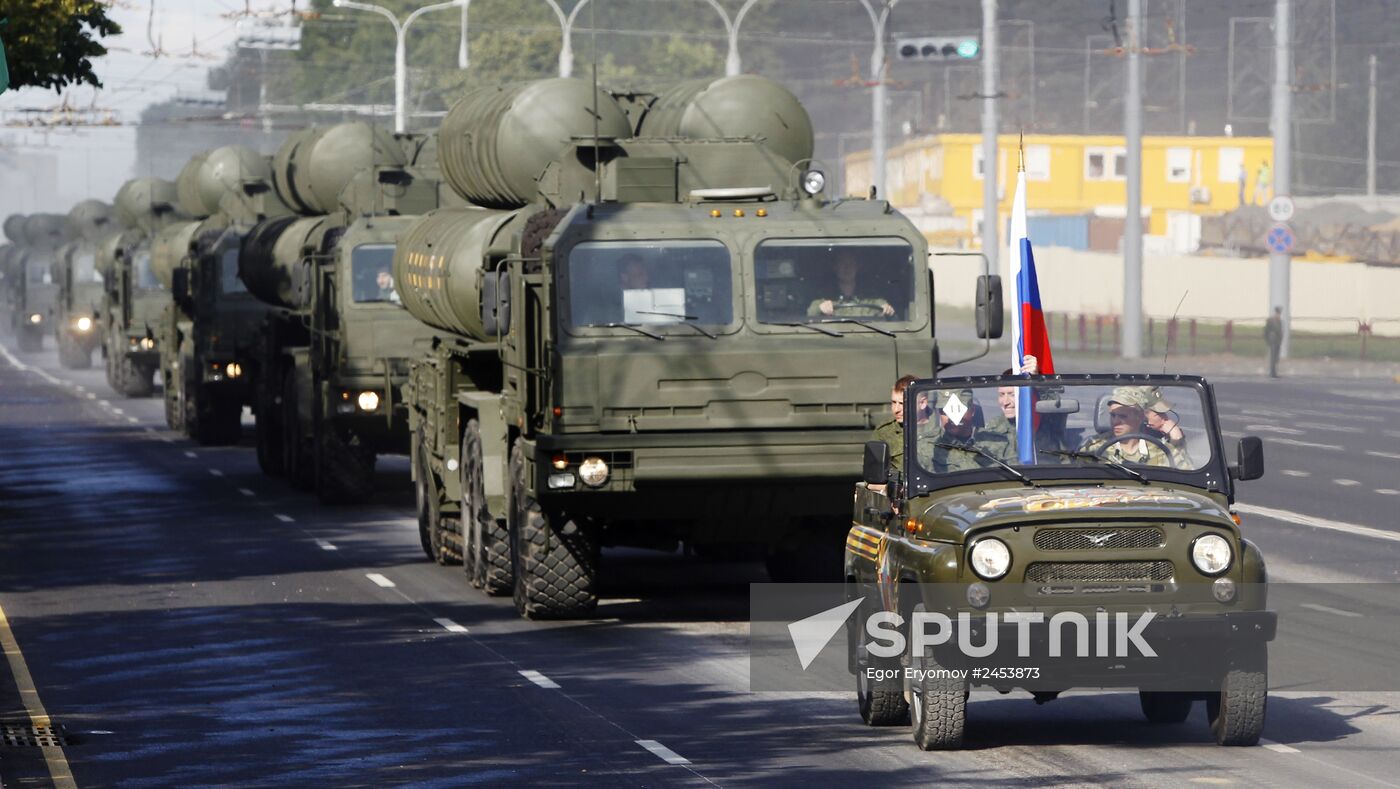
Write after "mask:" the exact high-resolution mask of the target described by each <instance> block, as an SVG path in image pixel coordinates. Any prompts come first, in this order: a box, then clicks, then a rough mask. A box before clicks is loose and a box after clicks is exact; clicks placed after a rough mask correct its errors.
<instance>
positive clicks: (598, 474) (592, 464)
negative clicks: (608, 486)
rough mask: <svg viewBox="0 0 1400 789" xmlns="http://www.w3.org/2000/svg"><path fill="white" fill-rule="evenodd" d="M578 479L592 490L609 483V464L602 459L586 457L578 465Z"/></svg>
mask: <svg viewBox="0 0 1400 789" xmlns="http://www.w3.org/2000/svg"><path fill="white" fill-rule="evenodd" d="M578 478H579V479H581V480H583V484H585V485H587V486H589V487H590V488H596V487H598V486H600V485H602V484H603V483H604V482H607V481H608V464H607V462H606V461H604V460H603V459H602V458H600V457H586V458H584V459H583V462H582V463H580V464H578Z"/></svg>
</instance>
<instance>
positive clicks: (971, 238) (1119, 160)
mask: <svg viewBox="0 0 1400 789" xmlns="http://www.w3.org/2000/svg"><path fill="white" fill-rule="evenodd" d="M1018 141H1019V136H1018V135H1013V134H1004V135H1001V137H1000V138H999V140H998V141H997V143H998V149H999V160H998V164H997V175H998V180H999V181H1000V185H999V187H998V198H999V205H1000V208H1001V226H1002V227H1004V226H1005V223H1006V217H1007V214H1008V212H1009V211H1010V210H1011V200H1012V198H1013V196H1014V194H1013V193H1014V191H1015V187H1014V185H1015V183H1016V160H1017V153H1016V148H1017V144H1018ZM1025 147H1026V209H1027V213H1028V214H1030V215H1032V216H1034V215H1083V214H1097V215H1099V216H1109V217H1113V216H1117V217H1122V216H1123V215H1124V214H1123V210H1124V207H1125V204H1126V202H1127V197H1126V189H1125V185H1126V184H1125V181H1126V175H1127V160H1126V151H1127V147H1126V144H1125V141H1124V138H1122V137H1111V136H1079V135H1059V134H1053V135H1052V134H1028V135H1026V137H1025ZM1272 158H1273V140H1272V139H1270V138H1268V137H1143V139H1142V209H1143V214H1144V216H1150V220H1149V226H1148V231H1147V232H1148V233H1150V234H1153V235H1165V234H1167V233H1168V230H1169V228H1168V224H1169V219H1174V218H1176V217H1179V216H1180V215H1182V214H1194V215H1197V216H1199V215H1202V214H1219V213H1223V212H1226V211H1230V210H1231V209H1234V208H1235V207H1237V206H1238V205H1239V204H1240V195H1241V192H1243V193H1244V201H1245V202H1246V203H1249V202H1254V201H1256V199H1257V201H1258V202H1261V203H1262V202H1267V201H1268V199H1269V198H1270V197H1272V196H1273V194H1272V189H1263V190H1258V191H1259V193H1258V194H1256V191H1257V190H1256V183H1257V180H1258V175H1259V172H1260V167H1261V165H1263V164H1265V163H1266V162H1268V163H1269V174H1268V177H1267V180H1268V182H1269V183H1272V180H1273V171H1272V162H1271V161H1270V160H1271V159H1272ZM844 166H845V175H846V181H845V183H846V192H847V194H851V195H864V194H867V193H869V191H870V152H869V151H859V152H856V153H853V154H850V155H849V156H847V157H846V160H845V162H844ZM886 167H887V170H886V172H887V173H888V188H887V190H886V197H888V198H889V199H890V201H891V202H892V203H894V205H895V206H896V207H899V208H901V209H911V210H912V211H913V212H915V213H917V212H919V210H920V209H921V208H923V209H927V208H928V207H929V204H930V203H931V202H932V203H936V202H937V201H936V200H932V199H931V198H942V200H943V201H946V203H947V204H948V206H951V208H952V211H953V215H954V216H955V217H958V218H960V219H963V220H966V223H965V224H963V223H955V224H956V226H957V227H958V228H960V229H961V231H960V232H962V233H965V234H966V235H965V237H964V238H963V239H962V240H963V241H967V242H970V243H971V244H972V245H974V246H975V245H977V242H978V238H979V228H980V226H981V222H982V137H981V135H979V134H936V135H932V136H928V137H920V138H917V139H913V140H910V141H908V142H905V143H903V144H901V145H898V146H893V147H891V148H890V150H889V152H888V154H887V164H886ZM1241 174H1243V175H1244V177H1245V183H1244V185H1243V187H1242V186H1241V183H1240V177H1241ZM942 208H943V209H944V210H946V207H942ZM1197 221H1199V220H1197ZM926 232H927V231H926ZM943 240H945V241H946V240H947V239H943Z"/></svg>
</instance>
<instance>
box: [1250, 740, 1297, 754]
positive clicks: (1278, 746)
mask: <svg viewBox="0 0 1400 789" xmlns="http://www.w3.org/2000/svg"><path fill="white" fill-rule="evenodd" d="M1259 743H1260V744H1261V745H1263V746H1264V747H1265V748H1268V749H1269V750H1271V751H1273V752H1274V753H1302V751H1300V750H1298V749H1297V748H1294V747H1292V746H1289V745H1284V744H1283V743H1281V742H1273V741H1272V740H1260V741H1259Z"/></svg>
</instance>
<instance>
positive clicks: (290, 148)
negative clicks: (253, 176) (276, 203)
mask: <svg viewBox="0 0 1400 789" xmlns="http://www.w3.org/2000/svg"><path fill="white" fill-rule="evenodd" d="M404 163H405V159H404V151H403V146H401V145H400V144H399V143H398V141H397V140H395V139H394V136H393V135H392V134H390V133H389V132H388V131H387V130H385V129H383V128H381V127H379V126H374V125H372V124H369V123H365V122H363V121H353V122H350V123H341V124H337V125H335V126H319V127H312V128H310V129H303V130H302V131H299V132H297V133H296V134H293V135H292V136H290V137H288V138H287V139H286V141H285V142H283V143H282V147H280V148H278V149H277V155H276V156H274V157H273V161H272V181H273V185H274V187H275V188H276V190H277V195H278V197H280V198H282V202H284V203H286V204H287V205H288V206H290V207H292V208H293V209H294V210H296V211H297V212H298V213H302V214H327V213H330V212H332V211H334V210H336V208H337V207H338V205H339V203H338V198H339V196H340V191H341V190H342V189H344V188H345V185H346V184H348V183H349V182H350V179H351V178H353V177H354V175H355V173H357V172H359V171H360V170H363V169H365V168H367V167H372V166H375V165H380V166H394V167H402V166H403V165H404Z"/></svg>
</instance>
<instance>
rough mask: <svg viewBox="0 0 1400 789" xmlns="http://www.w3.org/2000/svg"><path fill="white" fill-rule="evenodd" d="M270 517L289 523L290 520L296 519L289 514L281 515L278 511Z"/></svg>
mask: <svg viewBox="0 0 1400 789" xmlns="http://www.w3.org/2000/svg"><path fill="white" fill-rule="evenodd" d="M272 517H274V518H276V519H277V520H279V521H282V522H283V523H291V522H292V521H294V520H296V518H293V517H292V516H290V515H283V514H282V513H280V512H278V513H274V514H273V516H272Z"/></svg>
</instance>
